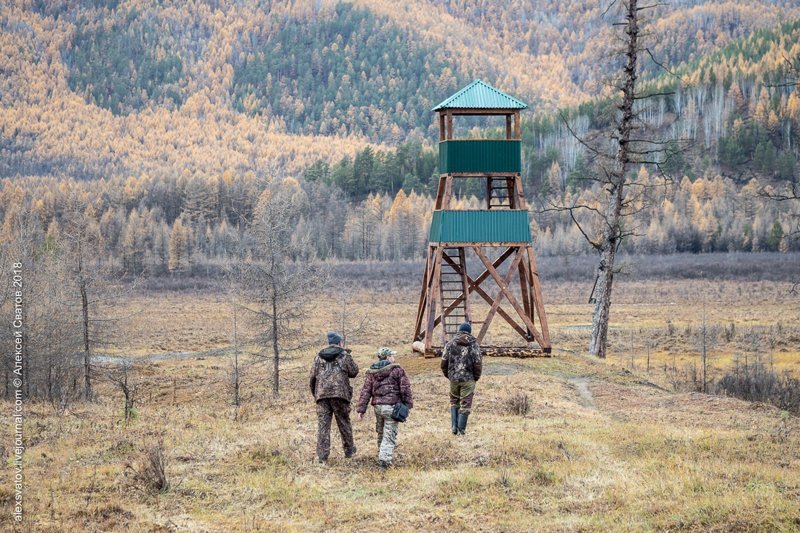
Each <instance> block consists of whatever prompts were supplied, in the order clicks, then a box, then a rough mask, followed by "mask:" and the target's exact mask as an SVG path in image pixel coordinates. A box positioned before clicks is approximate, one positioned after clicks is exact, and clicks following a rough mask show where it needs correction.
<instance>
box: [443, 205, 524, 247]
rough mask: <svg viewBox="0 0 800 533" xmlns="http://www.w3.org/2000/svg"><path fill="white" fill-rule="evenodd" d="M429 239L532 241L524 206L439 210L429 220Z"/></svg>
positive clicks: (451, 240) (478, 241)
mask: <svg viewBox="0 0 800 533" xmlns="http://www.w3.org/2000/svg"><path fill="white" fill-rule="evenodd" d="M429 241H430V242H466V243H473V242H477V243H481V242H501V243H505V242H508V243H510V242H531V227H530V220H529V218H528V211H527V210H526V209H503V210H488V211H472V210H469V211H468V210H458V211H456V210H438V211H434V212H433V220H431V231H430V238H429Z"/></svg>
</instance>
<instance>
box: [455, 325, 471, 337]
mask: <svg viewBox="0 0 800 533" xmlns="http://www.w3.org/2000/svg"><path fill="white" fill-rule="evenodd" d="M458 332H459V333H461V332H464V333H467V334H469V335H472V326H470V325H469V322H464V323H463V324H461V325H460V326H458Z"/></svg>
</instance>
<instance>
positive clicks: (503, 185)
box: [414, 80, 551, 356]
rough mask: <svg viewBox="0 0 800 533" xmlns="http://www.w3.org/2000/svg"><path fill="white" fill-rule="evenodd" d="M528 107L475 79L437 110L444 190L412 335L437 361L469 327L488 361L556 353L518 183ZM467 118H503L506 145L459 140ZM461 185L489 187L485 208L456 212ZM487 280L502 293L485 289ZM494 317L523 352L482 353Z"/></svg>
mask: <svg viewBox="0 0 800 533" xmlns="http://www.w3.org/2000/svg"><path fill="white" fill-rule="evenodd" d="M527 107H528V106H527V105H526V104H524V103H522V102H520V101H519V100H517V99H516V98H513V97H511V96H509V95H507V94H505V93H503V92H501V91H499V90H497V89H495V88H494V87H492V86H491V85H488V84H486V83H483V82H482V81H480V80H476V81H474V82H472V83H471V84H469V85H468V86H466V87H464V88H463V89H461V90H460V91H458V92H457V93H456V94H454V95H453V96H451V97H450V98H448V99H447V100H445V101H444V102H442V103H441V104H439V105H438V106H436V107H435V108H433V111H436V112H438V113H439V187H438V192H437V194H436V204H435V207H434V209H435V210H434V212H433V219H432V222H431V229H430V234H429V239H428V241H429V244H428V254H427V259H426V263H425V272H424V273H423V276H422V290H421V292H420V297H419V306H418V308H417V320H416V330H415V333H414V340H415V341H421V342H423V343H424V353H425V355H426V356H433V355H434V354H435V353H436V351H437V350H438V349H440V348H441V346H443V345H444V343H445V342H447V340H449V338H451V337H452V336H453V335H454V334H455V333H456V332H457V331H458V326H459V325H460V324H461V323H462V322H464V321H467V322H470V323H471V324H472V326H473V330H472V333H473V335H475V337H476V338H477V340H478V343H479V344H481V346H482V347H483V348H484V350H485V352H486V353H488V354H494V355H535V354H537V353H539V354H542V353H544V354H549V353H550V348H551V346H550V334H549V332H548V329H547V318H546V316H545V311H544V302H543V300H542V291H541V287H540V285H539V272H538V270H537V267H536V255H535V254H534V251H533V245H532V240H531V231H530V220H529V214H528V209H527V205H526V203H525V198H524V196H523V194H522V181H521V178H520V171H521V167H522V157H521V135H520V111H521V110H522V109H526V108H527ZM463 115H473V116H474V115H484V116H486V115H493V116H496V115H500V116H505V139H499V140H489V139H479V140H473V139H470V140H460V139H453V117H455V116H463ZM463 178H473V179H481V180H485V185H486V187H485V190H486V204H485V209H481V210H454V209H452V207H451V205H452V200H453V182H454V180H457V179H463ZM492 249H494V250H492ZM470 257H476V258H477V259H478V262H479V264H481V265H482V266H481V267H480V269H481V270H483V272H482V273H480V274H479V275H477V276H475V275H470V274H469V273H468V272H467V260H468V259H469V258H470ZM505 264H508V266H507V267H506V268H507V270H506V271H505V272H502V271H501V270H502V268H503V267H504V265H505ZM489 279H491V280H494V284H495V285H496V287H493V288H489V287H486V286H485V282H487V281H488V280H489ZM476 301H477V302H478V303H479V304H480V305H476V304H475V302H476ZM484 302H485V303H484ZM486 305H488V311H487V310H486ZM479 307H480V309H479ZM481 309H482V310H481ZM479 315H482V316H479ZM496 315H500V317H502V318H503V319H504V320H505V321H506V322H508V324H509V325H510V326H511V327H512V328H513V330H514V331H516V332H517V333H518V334H519V336H520V337H521V338H522V340H524V341H525V342H526V344H525V345H524V346H522V347H520V346H483V340H484V338H485V336H486V333H487V331H488V330H489V326H490V325H491V324H492V321H493V320H494V318H495V316H496ZM437 341H438V342H437ZM417 346H418V347H419V343H417Z"/></svg>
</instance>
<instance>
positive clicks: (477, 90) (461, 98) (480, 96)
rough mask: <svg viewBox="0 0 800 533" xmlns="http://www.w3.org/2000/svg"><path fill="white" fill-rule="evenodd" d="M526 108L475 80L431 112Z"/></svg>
mask: <svg viewBox="0 0 800 533" xmlns="http://www.w3.org/2000/svg"><path fill="white" fill-rule="evenodd" d="M527 107H528V104H526V103H523V102H521V101H519V100H517V99H516V98H514V97H513V96H509V95H507V94H506V93H504V92H503V91H501V90H499V89H495V88H494V87H492V86H491V85H489V84H488V83H484V82H482V81H481V80H475V81H473V82H472V83H470V84H469V85H467V86H466V87H464V88H463V89H461V90H460V91H458V92H457V93H456V94H454V95H453V96H451V97H450V98H448V99H447V100H445V101H444V102H442V103H441V104H439V105H437V106H436V107H434V108H433V109H432V110H431V111H439V110H440V109H526V108H527Z"/></svg>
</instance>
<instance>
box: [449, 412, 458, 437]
mask: <svg viewBox="0 0 800 533" xmlns="http://www.w3.org/2000/svg"><path fill="white" fill-rule="evenodd" d="M450 420H451V422H452V425H453V435H456V434H458V406H457V405H454V406H452V407H450Z"/></svg>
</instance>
